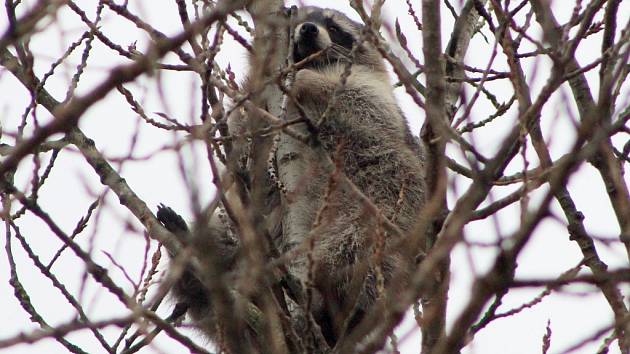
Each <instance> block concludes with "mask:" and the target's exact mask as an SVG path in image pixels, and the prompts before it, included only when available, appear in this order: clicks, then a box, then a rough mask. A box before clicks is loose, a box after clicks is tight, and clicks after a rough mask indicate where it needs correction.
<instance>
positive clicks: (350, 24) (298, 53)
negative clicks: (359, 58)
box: [293, 7, 365, 68]
mask: <svg viewBox="0 0 630 354" xmlns="http://www.w3.org/2000/svg"><path fill="white" fill-rule="evenodd" d="M296 23H297V24H296V26H295V31H294V47H293V59H294V61H295V62H299V61H301V60H303V59H305V58H306V57H308V56H309V55H311V54H314V53H317V52H319V51H320V50H323V49H326V52H325V53H324V54H323V55H321V56H319V57H318V58H316V59H314V60H312V61H311V62H310V63H308V64H306V66H307V67H312V68H313V67H314V68H317V67H323V66H327V65H331V64H335V63H338V62H348V61H349V60H350V51H351V50H352V47H353V45H355V44H356V43H357V38H358V37H359V34H360V32H361V25H360V24H358V23H356V22H354V21H352V20H350V19H349V18H348V17H346V16H345V15H344V14H342V13H340V12H338V11H334V10H330V9H320V8H317V7H303V8H301V9H300V10H299V11H298V15H297V22H296ZM364 50H365V48H364V47H363V46H359V48H357V54H358V55H360V53H361V52H363V51H364ZM355 58H356V56H355ZM355 62H356V60H355Z"/></svg>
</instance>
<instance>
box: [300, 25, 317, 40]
mask: <svg viewBox="0 0 630 354" xmlns="http://www.w3.org/2000/svg"><path fill="white" fill-rule="evenodd" d="M317 32H319V30H318V29H317V26H316V25H315V24H314V23H311V22H305V23H303V24H302V27H301V28H300V35H302V36H308V37H315V36H316V35H317Z"/></svg>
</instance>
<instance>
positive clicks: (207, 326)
mask: <svg viewBox="0 0 630 354" xmlns="http://www.w3.org/2000/svg"><path fill="white" fill-rule="evenodd" d="M157 218H158V220H159V221H160V222H161V223H162V224H163V225H164V227H165V228H166V229H167V230H169V231H171V232H172V233H174V234H175V235H176V236H178V237H180V238H181V239H182V243H183V244H184V245H185V246H186V247H190V249H192V250H193V255H194V256H195V258H196V259H197V260H198V261H199V265H200V266H199V267H198V269H194V268H193V267H192V266H191V265H190V264H187V265H185V268H184V270H183V271H182V273H181V275H180V276H179V278H178V279H177V281H176V282H175V284H174V285H173V292H172V293H173V295H174V297H175V298H176V301H177V302H178V304H183V305H184V306H186V307H187V308H188V314H189V315H190V317H191V318H192V320H193V321H194V322H195V324H196V325H197V326H198V327H199V328H200V329H201V330H202V331H203V332H204V333H205V334H206V335H207V336H208V337H210V338H213V337H215V332H216V328H217V326H216V319H215V316H214V314H213V311H212V303H211V299H212V294H211V292H210V289H208V287H207V286H205V285H204V283H203V281H202V280H207V279H211V278H212V277H211V274H210V272H212V273H213V274H223V273H225V272H229V271H230V270H231V269H232V268H233V266H234V263H235V259H236V254H237V251H238V243H237V242H236V241H235V240H234V239H233V238H232V237H230V234H229V232H228V230H227V227H226V226H225V225H224V224H223V223H222V222H221V220H220V219H219V217H218V215H217V214H216V213H215V214H214V215H212V217H211V218H210V220H209V222H208V224H207V225H206V226H204V227H199V226H195V227H193V231H192V232H191V230H190V229H189V228H188V225H186V222H185V221H184V219H183V218H182V217H181V216H179V215H178V214H177V213H175V211H173V209H171V208H169V207H167V206H164V205H160V206H159V207H158V212H157ZM208 255H212V257H211V258H212V259H210V257H208ZM171 256H172V255H171Z"/></svg>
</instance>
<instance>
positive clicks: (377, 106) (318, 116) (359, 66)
mask: <svg viewBox="0 0 630 354" xmlns="http://www.w3.org/2000/svg"><path fill="white" fill-rule="evenodd" d="M291 27H292V28H293V37H294V45H293V48H292V55H293V58H292V59H293V61H294V62H302V64H303V66H302V67H301V69H300V70H298V71H297V72H296V73H295V80H294V82H293V84H292V86H291V88H290V90H291V92H290V93H291V94H290V97H292V98H293V100H290V101H289V104H288V109H287V119H294V118H299V117H301V118H305V119H306V120H307V122H306V123H305V124H302V126H301V127H300V126H295V128H296V129H302V131H304V132H306V133H310V134H312V140H313V141H314V142H315V144H316V145H317V146H319V147H321V149H312V146H307V145H302V146H300V147H299V148H298V149H297V150H295V151H291V156H293V157H290V158H287V156H288V155H283V154H282V152H281V151H278V152H277V153H276V166H275V169H277V171H279V178H280V180H282V179H283V177H284V174H283V173H284V172H283V171H285V172H286V171H287V169H290V168H291V167H290V165H291V163H292V160H294V158H295V156H299V159H301V160H302V161H303V162H305V163H304V164H302V166H305V167H304V168H302V169H301V170H299V171H295V170H292V171H290V173H292V174H295V173H297V174H298V175H299V178H300V179H301V181H303V182H304V183H300V186H307V187H306V188H302V187H295V186H294V187H295V188H293V189H290V190H286V191H282V193H281V192H280V190H278V189H277V188H276V187H275V184H274V183H272V182H271V181H270V180H266V181H265V182H264V183H269V184H270V186H269V189H270V190H272V193H270V197H269V198H270V199H273V200H279V204H280V205H279V206H278V207H277V208H276V209H278V210H281V212H280V213H278V212H277V210H275V211H276V213H275V214H284V215H285V217H290V218H291V223H283V224H281V225H279V226H278V225H277V224H278V223H275V224H276V225H275V226H273V227H270V228H273V229H274V230H275V231H274V233H279V234H280V235H279V236H278V237H276V238H274V240H275V242H276V243H277V244H276V245H275V246H276V247H277V248H278V249H279V250H280V251H281V252H283V253H285V254H289V253H291V252H293V251H295V250H297V249H298V248H302V249H304V251H302V252H293V253H294V254H295V256H293V257H292V258H290V260H289V262H290V264H289V270H290V272H291V273H292V274H293V275H294V276H295V277H297V278H298V279H300V280H301V281H302V282H303V284H305V285H306V286H307V287H308V288H309V289H310V290H312V292H311V293H312V308H311V310H312V315H313V317H314V318H315V320H316V322H317V323H318V325H319V326H320V328H321V330H322V334H323V336H324V338H325V339H326V341H327V342H328V344H329V345H330V346H331V347H332V346H334V344H335V343H336V341H337V340H338V338H339V337H340V336H341V335H342V334H343V333H344V332H348V331H351V330H352V329H353V328H354V326H355V325H356V324H357V323H359V322H360V320H361V318H362V317H363V316H364V314H365V313H367V312H368V311H369V309H370V306H372V305H373V303H374V302H375V300H376V299H377V298H378V297H379V296H380V295H381V290H382V288H383V287H387V285H388V283H389V281H390V279H391V278H392V275H393V274H394V272H397V271H400V270H404V269H408V268H409V267H410V266H411V264H412V262H413V261H414V260H413V259H412V258H413V257H410V256H409V255H407V254H405V255H403V254H402V253H401V252H397V251H396V250H395V249H396V248H395V247H391V246H392V245H393V244H394V243H395V242H396V238H395V237H394V235H392V234H390V233H388V232H386V231H385V228H384V227H383V225H382V220H381V219H380V218H381V217H385V218H387V219H388V220H389V221H390V222H391V223H393V224H395V225H396V226H397V227H398V228H399V230H401V231H402V233H403V234H404V233H406V232H408V231H410V230H411V228H412V227H413V225H414V222H415V218H416V216H417V215H418V213H419V212H420V210H421V208H422V207H423V205H424V202H425V195H424V191H425V186H424V174H423V169H422V155H423V153H422V151H421V147H420V145H419V143H418V140H417V139H415V138H414V137H413V135H412V134H411V132H410V130H409V127H408V126H407V122H406V120H405V118H404V116H403V114H402V112H401V110H400V108H399V106H398V105H397V103H396V100H395V98H394V93H393V88H392V85H391V82H390V79H389V74H388V72H387V70H386V67H385V64H384V62H383V58H382V56H381V55H380V54H379V52H378V50H377V49H376V48H375V47H374V46H373V45H372V44H371V43H370V42H368V41H365V40H363V37H362V25H360V24H359V23H357V22H355V21H352V20H351V19H350V18H348V17H347V16H346V15H344V14H343V13H341V12H339V11H335V10H331V9H322V8H318V7H310V6H307V7H302V8H300V9H298V11H297V14H296V15H295V17H294V18H293V26H291ZM320 51H321V53H320V54H321V55H319V56H317V55H314V54H316V53H319V52H320ZM307 58H309V59H310V60H309V61H307V62H304V61H305V59H307ZM348 67H349V69H350V74H349V75H347V76H345V75H344V72H346V70H347V68H348ZM342 77H345V82H341V80H340V78H342ZM333 95H335V98H332V97H333ZM239 119H241V120H242V119H243V117H242V116H241V117H239ZM238 123H239V124H234V122H232V124H231V125H230V129H231V130H236V129H238V132H239V133H242V132H243V129H244V128H243V127H244V126H245V125H244V124H242V122H238ZM283 138H286V136H283ZM235 144H236V142H235ZM240 144H241V145H242V144H243V142H240ZM234 148H235V150H238V151H244V150H245V149H244V147H243V146H235V147H234ZM322 150H323V151H324V152H325V154H326V155H328V156H325V158H327V159H332V160H333V161H335V162H336V164H337V166H339V167H338V168H339V171H337V172H336V173H342V174H343V175H345V176H346V177H347V178H348V179H349V180H350V181H351V182H352V183H353V184H354V185H355V186H356V187H357V188H358V189H359V190H360V191H361V192H362V193H363V194H364V195H365V196H367V197H368V198H369V199H370V200H371V202H372V203H373V204H374V205H375V206H376V207H377V208H378V210H379V211H380V213H381V215H373V213H371V212H368V211H367V209H368V208H366V206H365V204H364V203H363V202H362V201H361V200H360V199H359V198H358V196H357V195H356V194H354V193H352V192H349V191H348V190H347V189H344V188H340V187H339V185H337V184H335V183H331V181H332V179H331V174H330V173H327V172H324V171H325V169H324V162H323V161H324V160H323V159H322V156H319V155H318V153H317V152H316V151H322ZM270 205H271V204H270ZM160 211H161V212H160V213H158V217H160V216H161V218H160V220H161V221H162V222H163V223H164V224H165V226H167V228H169V229H171V230H175V231H177V230H182V229H184V228H185V224H184V225H181V222H175V223H173V220H175V219H177V218H176V217H175V216H173V214H174V213H173V212H172V210H170V209H168V208H164V207H162V208H161V209H160ZM211 223H212V224H211V225H210V227H209V228H208V230H209V231H210V235H209V233H208V232H205V233H204V234H203V235H204V237H208V238H209V239H208V240H207V241H204V240H201V241H199V240H198V241H195V242H194V244H195V245H196V246H195V247H197V248H198V249H204V247H205V246H198V245H197V243H198V242H201V243H204V242H207V243H209V244H211V246H208V247H214V248H216V247H218V248H219V250H216V251H214V253H213V254H215V255H224V256H225V257H226V259H224V260H222V261H221V262H220V264H219V266H220V268H221V269H223V270H225V271H229V269H230V267H233V266H234V264H235V263H237V262H238V259H237V258H238V255H239V252H238V248H239V245H238V240H235V239H233V238H230V237H229V235H228V231H227V230H228V228H226V226H225V225H219V222H218V218H216V217H212V218H211ZM296 225H298V226H300V228H301V229H302V230H309V231H308V232H306V233H296V232H295V229H292V227H294V226H296ZM210 240H212V241H210ZM201 256H203V254H201ZM202 263H203V262H202ZM200 278H202V276H200V275H196V274H194V272H193V271H192V270H191V269H188V268H187V269H186V270H185V271H184V275H183V276H182V277H181V279H180V280H179V282H178V283H177V284H176V286H175V296H176V298H177V299H178V300H179V301H182V302H184V303H186V304H187V305H188V308H189V310H188V311H189V314H190V315H191V317H192V318H193V320H194V321H195V323H196V324H197V325H198V326H199V327H200V329H202V331H203V332H204V333H205V334H207V335H208V336H209V337H211V338H212V337H214V336H215V335H216V334H215V329H216V326H215V325H213V321H214V319H213V314H212V311H211V310H210V305H209V304H210V294H209V291H208V290H207V289H206V288H205V287H204V286H203V285H202V284H201V283H200V282H199V279H200Z"/></svg>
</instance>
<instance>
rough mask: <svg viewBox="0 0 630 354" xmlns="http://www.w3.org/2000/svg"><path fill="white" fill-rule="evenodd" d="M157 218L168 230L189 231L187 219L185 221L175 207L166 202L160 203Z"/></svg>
mask: <svg viewBox="0 0 630 354" xmlns="http://www.w3.org/2000/svg"><path fill="white" fill-rule="evenodd" d="M157 219H158V221H159V222H160V223H161V224H162V225H163V226H164V227H165V228H166V229H167V230H168V231H170V232H172V233H175V234H177V233H181V232H187V231H188V225H186V221H184V219H183V218H182V217H181V216H179V214H177V213H176V212H175V211H174V210H173V209H171V208H170V207H167V206H166V205H164V204H161V203H160V205H158V211H157Z"/></svg>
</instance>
